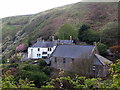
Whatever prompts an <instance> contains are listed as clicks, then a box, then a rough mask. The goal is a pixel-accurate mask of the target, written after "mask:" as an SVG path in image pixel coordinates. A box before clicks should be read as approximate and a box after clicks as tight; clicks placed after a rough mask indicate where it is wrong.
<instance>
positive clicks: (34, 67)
mask: <svg viewBox="0 0 120 90" xmlns="http://www.w3.org/2000/svg"><path fill="white" fill-rule="evenodd" d="M23 69H24V70H27V71H39V66H37V65H26V66H25V67H23Z"/></svg>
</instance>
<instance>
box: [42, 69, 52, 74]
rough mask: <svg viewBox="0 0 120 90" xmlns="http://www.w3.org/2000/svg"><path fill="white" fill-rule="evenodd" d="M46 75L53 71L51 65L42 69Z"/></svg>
mask: <svg viewBox="0 0 120 90" xmlns="http://www.w3.org/2000/svg"><path fill="white" fill-rule="evenodd" d="M42 71H43V72H44V73H45V74H46V75H50V73H51V71H52V70H51V68H50V67H44V68H43V70H42Z"/></svg>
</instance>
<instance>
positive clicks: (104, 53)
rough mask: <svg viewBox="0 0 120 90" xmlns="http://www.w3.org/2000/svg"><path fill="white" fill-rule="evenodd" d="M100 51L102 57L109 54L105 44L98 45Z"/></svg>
mask: <svg viewBox="0 0 120 90" xmlns="http://www.w3.org/2000/svg"><path fill="white" fill-rule="evenodd" d="M97 48H98V51H99V53H100V54H101V55H103V56H105V55H106V54H107V46H106V45H105V44H103V43H97Z"/></svg>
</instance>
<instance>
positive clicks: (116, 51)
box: [109, 46, 120, 57]
mask: <svg viewBox="0 0 120 90" xmlns="http://www.w3.org/2000/svg"><path fill="white" fill-rule="evenodd" d="M109 49H110V51H111V52H112V53H113V54H114V56H117V57H120V46H112V47H109Z"/></svg>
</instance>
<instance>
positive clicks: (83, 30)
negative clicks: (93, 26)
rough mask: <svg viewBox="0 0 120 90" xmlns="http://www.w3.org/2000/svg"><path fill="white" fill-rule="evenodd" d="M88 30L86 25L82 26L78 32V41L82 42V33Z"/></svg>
mask: <svg viewBox="0 0 120 90" xmlns="http://www.w3.org/2000/svg"><path fill="white" fill-rule="evenodd" d="M88 29H90V26H89V25H87V24H83V25H82V26H81V27H80V29H79V30H78V39H79V40H80V41H83V38H84V37H85V35H84V32H85V31H87V30H88Z"/></svg>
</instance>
